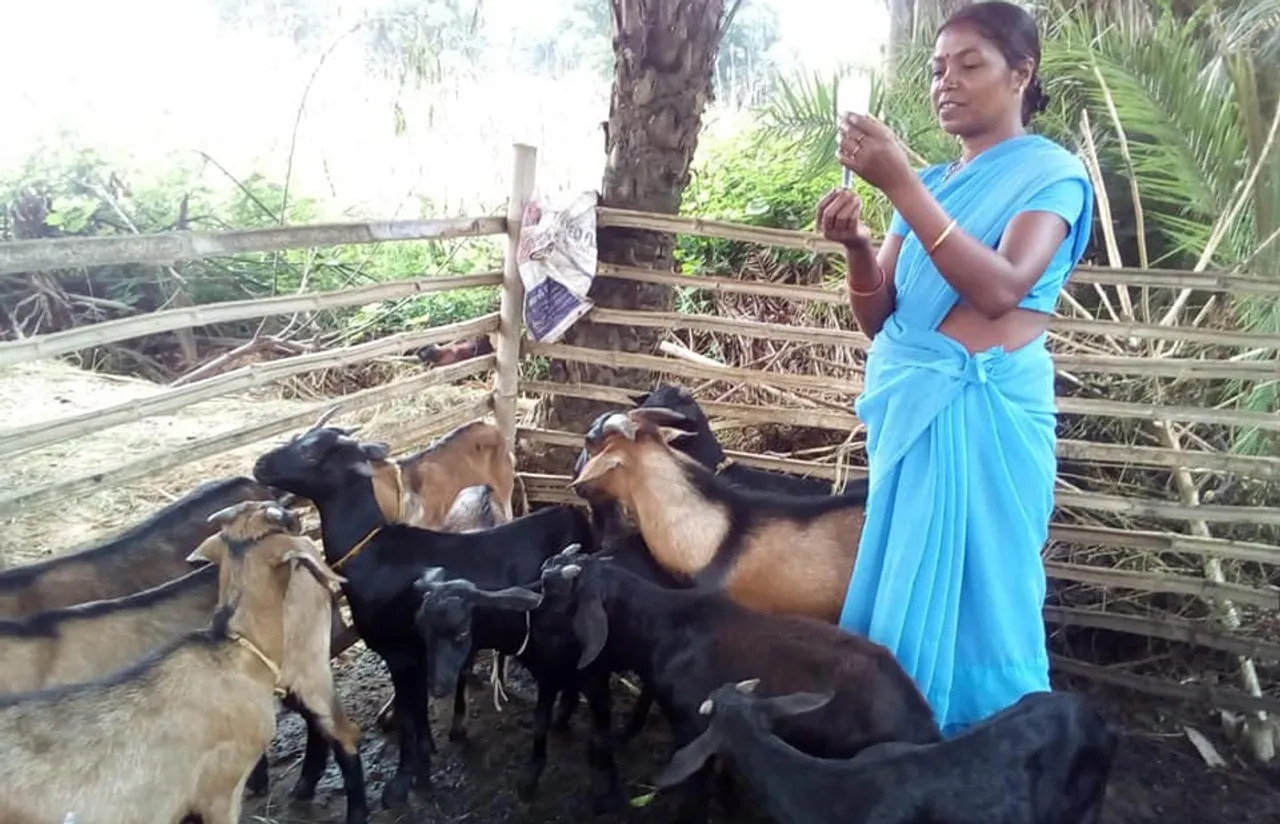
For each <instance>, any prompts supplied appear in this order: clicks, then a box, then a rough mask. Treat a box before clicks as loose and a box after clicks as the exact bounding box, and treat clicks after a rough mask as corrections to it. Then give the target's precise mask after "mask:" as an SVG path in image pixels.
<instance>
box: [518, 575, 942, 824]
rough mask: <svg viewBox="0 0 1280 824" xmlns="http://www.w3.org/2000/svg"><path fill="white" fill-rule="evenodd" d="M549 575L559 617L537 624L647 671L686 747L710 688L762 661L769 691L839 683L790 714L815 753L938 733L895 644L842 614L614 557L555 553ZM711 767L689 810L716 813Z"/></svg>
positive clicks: (790, 725) (920, 739) (796, 735)
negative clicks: (727, 589) (791, 611)
mask: <svg viewBox="0 0 1280 824" xmlns="http://www.w3.org/2000/svg"><path fill="white" fill-rule="evenodd" d="M541 581H542V594H543V601H542V604H541V606H540V607H539V610H538V614H539V615H540V616H542V617H543V618H545V620H547V621H548V622H549V626H548V628H546V629H545V630H544V629H543V628H542V625H541V624H540V625H539V630H540V631H545V632H548V633H552V632H556V631H557V630H556V627H559V628H560V629H559V632H560V633H561V634H562V635H564V634H569V635H571V636H572V637H573V638H575V639H576V640H577V643H579V644H580V645H581V649H582V654H581V658H580V659H579V667H582V668H591V667H596V668H604V669H606V670H608V671H619V670H631V671H633V672H636V673H638V674H639V675H640V677H641V679H642V680H643V681H644V683H645V684H646V685H648V686H649V687H650V688H651V689H652V691H653V695H654V698H655V700H656V701H657V703H658V705H659V707H661V709H662V711H663V714H664V715H666V717H667V720H668V722H669V723H670V724H671V727H672V730H673V731H674V734H675V740H676V746H677V747H679V746H683V745H684V744H687V743H689V742H690V741H692V740H693V739H694V738H695V737H696V733H697V731H698V730H697V727H698V726H699V724H700V720H699V719H700V716H699V715H698V713H697V708H698V707H699V706H700V705H701V703H702V701H703V700H704V698H705V696H706V695H707V693H709V692H710V691H711V690H713V689H715V688H716V687H717V686H719V685H721V684H723V683H724V682H725V681H727V680H742V679H745V678H748V677H752V676H754V674H755V673H758V672H765V673H767V675H766V676H765V681H764V684H765V687H764V689H765V692H766V693H767V694H771V695H776V694H783V693H787V692H794V691H797V690H805V689H813V688H816V687H830V688H832V689H833V690H834V691H835V697H834V699H833V700H832V701H831V703H830V704H829V706H828V708H827V709H826V710H824V711H823V712H821V713H813V714H810V715H808V716H806V717H804V718H800V719H794V718H793V719H788V720H787V721H786V722H785V723H784V724H782V725H781V727H782V730H781V732H780V733H779V734H780V735H781V736H782V737H783V738H784V739H785V740H787V741H788V742H789V743H791V744H792V745H793V746H795V747H797V748H799V749H801V750H802V751H804V752H807V753H809V754H811V755H814V756H817V757H825V758H837V757H849V756H852V755H854V754H856V753H857V752H858V751H859V750H861V749H863V748H865V747H868V746H871V745H872V744H877V743H880V742H883V741H909V742H915V743H922V744H923V743H929V742H932V741H937V740H939V738H940V733H939V730H938V726H937V722H936V720H935V719H934V716H933V711H932V709H931V708H930V706H929V704H928V702H927V701H926V700H925V698H924V696H923V695H922V694H921V693H920V691H919V689H918V688H917V687H916V685H915V683H914V682H913V681H912V680H911V677H910V676H909V675H907V673H906V672H905V671H904V670H903V669H902V667H901V666H900V665H899V664H898V662H897V661H896V659H895V658H894V657H893V654H892V653H891V652H890V651H889V650H888V649H886V648H885V647H883V646H881V645H880V644H876V643H874V642H872V641H870V640H868V639H866V638H864V637H862V636H859V635H854V634H852V633H848V632H845V631H844V630H842V629H840V628H839V627H837V626H835V625H833V624H829V623H826V622H824V621H819V620H815V619H812V618H806V617H800V616H788V615H769V614H765V613H762V612H757V611H755V610H752V609H749V608H747V607H744V606H742V605H741V604H739V603H737V602H735V601H733V600H732V599H730V598H728V597H726V595H725V594H724V593H722V592H719V591H714V590H707V589H703V588H699V587H694V588H690V589H670V588H665V587H662V586H658V585H656V584H654V583H652V582H650V581H647V580H645V579H644V578H643V577H641V576H639V575H636V574H634V573H632V572H631V571H629V570H627V569H624V568H622V567H620V566H619V565H617V564H615V563H612V562H611V561H610V560H609V559H608V558H606V557H589V556H583V555H581V554H577V555H559V556H556V557H554V558H552V559H551V560H550V561H549V562H548V563H547V564H545V565H544V568H543V573H542V576H541ZM552 616H559V617H558V618H553V617H552ZM609 763H611V761H610V762H609ZM704 779H705V774H702V773H700V774H699V780H698V781H697V782H695V783H693V784H691V786H690V791H689V794H688V796H687V797H686V799H685V808H684V810H683V812H682V816H681V820H682V821H685V822H695V821H699V822H700V821H704V820H705V819H706V802H707V798H706V793H705V785H704V784H703V781H704Z"/></svg>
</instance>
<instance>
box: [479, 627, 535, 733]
mask: <svg viewBox="0 0 1280 824" xmlns="http://www.w3.org/2000/svg"><path fill="white" fill-rule="evenodd" d="M532 635H533V619H532V618H531V617H529V613H528V611H526V612H525V614H524V640H523V641H521V642H520V649H518V650H516V651H515V652H512V653H505V652H504V653H502V655H503V656H504V657H507V656H509V657H512V658H519V657H520V656H521V655H523V654H524V651H525V650H526V649H528V648H529V638H530V637H531V636H532ZM489 683H490V684H491V685H492V686H493V708H494V709H495V710H497V711H498V712H502V702H503V701H510V700H511V696H509V695H507V690H506V688H505V687H503V686H502V677H501V676H500V675H499V673H498V657H497V656H496V655H495V656H494V658H493V669H492V670H490V672H489Z"/></svg>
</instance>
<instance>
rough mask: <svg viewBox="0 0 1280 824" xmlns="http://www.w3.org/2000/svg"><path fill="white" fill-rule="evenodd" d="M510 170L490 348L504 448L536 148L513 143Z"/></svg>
mask: <svg viewBox="0 0 1280 824" xmlns="http://www.w3.org/2000/svg"><path fill="white" fill-rule="evenodd" d="M514 149H515V152H514V158H515V159H514V163H513V165H512V169H511V196H510V200H509V201H508V202H507V254H506V258H505V260H504V262H503V266H502V302H501V304H500V305H499V309H498V314H499V319H498V345H497V346H496V347H494V356H495V360H496V361H497V375H496V377H495V380H494V391H493V415H494V417H495V418H497V421H498V428H499V429H501V430H502V434H503V435H504V436H506V439H507V449H509V450H511V451H512V452H513V453H514V452H515V448H516V395H517V394H518V393H519V390H520V333H521V330H520V326H521V321H522V319H523V317H524V284H523V283H522V282H521V281H520V267H519V266H518V265H517V263H516V254H517V253H518V252H519V250H520V224H521V222H522V220H523V218H524V205H525V203H526V202H527V201H528V200H529V198H530V197H531V196H532V195H533V186H534V179H535V176H536V173H537V169H538V150H537V148H535V147H533V146H529V145H526V144H524V143H516V144H515V146H514Z"/></svg>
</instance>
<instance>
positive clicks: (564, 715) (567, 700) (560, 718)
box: [551, 684, 582, 732]
mask: <svg viewBox="0 0 1280 824" xmlns="http://www.w3.org/2000/svg"><path fill="white" fill-rule="evenodd" d="M581 695H582V693H581V691H580V690H579V689H578V686H577V685H576V684H575V685H574V686H572V687H569V688H568V689H565V690H563V691H561V693H560V706H559V708H558V709H557V710H556V717H555V720H554V721H552V722H551V728H552V729H553V730H556V731H558V732H568V731H569V719H570V718H572V717H573V713H574V711H576V710H577V709H578V698H579V697H580V696H581Z"/></svg>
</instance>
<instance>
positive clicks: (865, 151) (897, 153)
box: [836, 114, 915, 194]
mask: <svg viewBox="0 0 1280 824" xmlns="http://www.w3.org/2000/svg"><path fill="white" fill-rule="evenodd" d="M836 157H837V158H838V159H839V160H840V165H842V166H844V167H846V168H849V169H852V170H853V172H854V174H856V175H857V176H858V177H860V178H862V179H863V180H865V181H867V182H868V183H870V184H871V185H872V186H875V187H876V188H877V189H879V190H880V191H882V192H884V193H886V194H888V193H889V192H890V191H892V190H893V189H895V188H897V187H899V186H901V185H902V184H904V183H909V182H910V181H911V180H912V178H913V177H914V176H915V173H914V172H913V171H912V170H911V162H910V161H909V160H907V153H906V152H905V151H903V149H902V145H901V144H900V143H898V138H897V137H895V136H894V134H893V132H892V131H891V130H890V129H889V127H888V126H886V125H884V124H883V123H881V122H880V121H879V120H876V119H875V118H874V117H872V116H871V115H867V114H849V115H846V116H845V118H844V120H842V121H841V122H840V134H839V144H838V146H837V148H836Z"/></svg>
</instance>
